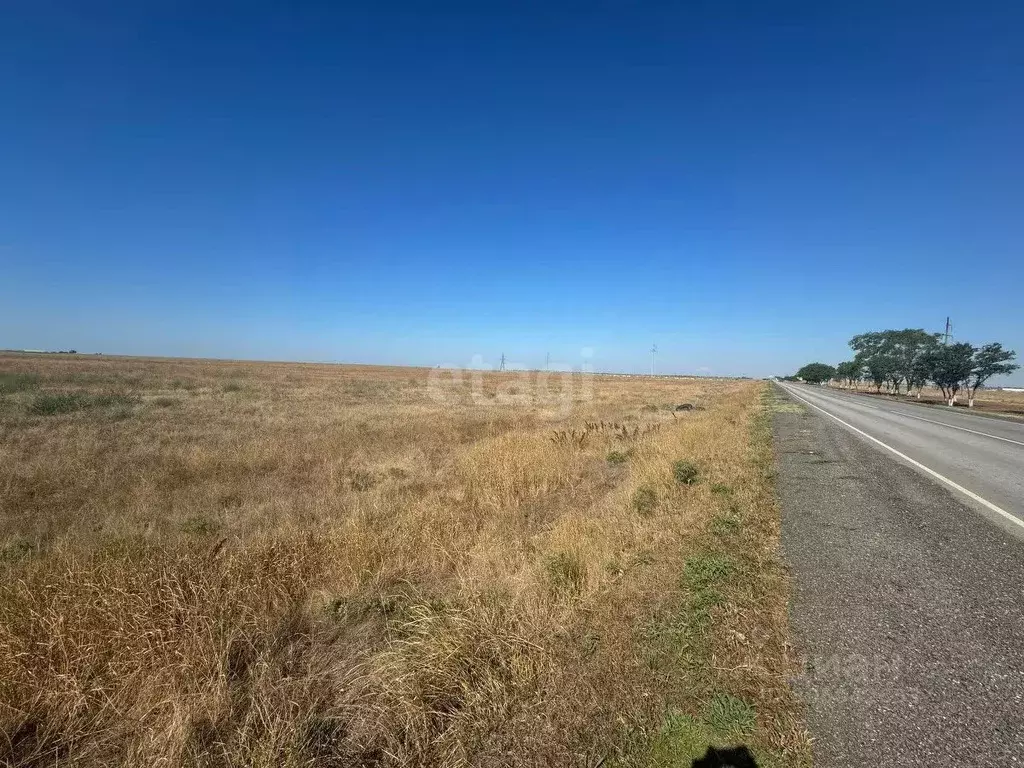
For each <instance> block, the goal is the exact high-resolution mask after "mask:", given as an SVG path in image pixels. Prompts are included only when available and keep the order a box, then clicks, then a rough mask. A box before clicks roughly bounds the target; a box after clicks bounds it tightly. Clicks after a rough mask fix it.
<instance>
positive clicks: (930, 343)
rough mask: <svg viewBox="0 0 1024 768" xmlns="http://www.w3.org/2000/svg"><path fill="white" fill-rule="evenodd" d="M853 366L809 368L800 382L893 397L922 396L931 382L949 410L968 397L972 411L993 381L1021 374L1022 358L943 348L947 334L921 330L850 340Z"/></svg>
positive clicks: (966, 347)
mask: <svg viewBox="0 0 1024 768" xmlns="http://www.w3.org/2000/svg"><path fill="white" fill-rule="evenodd" d="M850 348H851V349H853V351H854V353H855V354H854V357H853V360H849V361H847V362H843V363H840V364H839V365H837V366H836V367H835V368H833V367H832V366H830V365H826V364H824V363H810V364H808V365H805V366H804V367H803V368H801V369H800V370H799V371H797V376H798V377H800V378H802V379H804V381H810V382H813V383H821V382H826V381H832V380H837V381H839V383H840V386H844V387H848V388H851V389H853V388H857V389H859V388H860V385H861V382H869V383H870V384H873V385H874V386H875V391H877V392H881V391H882V388H883V387H884V388H885V390H886V391H887V392H888V393H889V394H892V395H898V394H900V393H901V388H902V387H903V386H904V385H905V386H906V394H907V395H911V394H913V393H914V392H915V390H916V392H917V397H918V398H920V397H921V389H922V388H923V387H924V386H925V385H926V384H928V383H929V382H931V383H933V384H934V385H935V386H936V387H938V388H939V389H940V390H941V391H942V396H943V398H944V399H945V401H946V404H947V405H950V406H952V405H955V404H956V399H957V396H958V395H959V393H960V392H966V394H967V405H968V406H970V407H972V408H973V407H974V396H975V394H976V393H977V391H978V390H979V389H981V388H982V387H983V386H985V382H986V381H988V380H989V379H990V378H992V377H993V376H997V375H1005V374H1008V373H1013V372H1014V371H1016V370H1017V369H1018V368H1020V366H1019V365H1016V364H1015V363H1013V362H1012V361H1013V360H1014V359H1015V358H1016V357H1017V354H1016V353H1015V352H1014V351H1013V350H1011V349H1003V345H1002V344H999V343H998V342H994V343H992V344H984V345H982V346H980V347H975V346H974V345H973V344H968V343H967V342H958V343H955V344H944V343H943V342H942V334H938V333H928V332H927V331H925V330H923V329H921V328H905V329H904V330H902V331H872V332H870V333H862V334H859V335H857V336H854V337H853V338H852V339H850Z"/></svg>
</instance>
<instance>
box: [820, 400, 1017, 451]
mask: <svg viewBox="0 0 1024 768" xmlns="http://www.w3.org/2000/svg"><path fill="white" fill-rule="evenodd" d="M821 396H822V397H823V398H825V399H826V400H827V399H828V395H821ZM857 405H860V406H863V407H864V408H871V409H872V410H875V411H881V412H882V413H894V414H896V415H897V416H906V417H907V418H908V419H917V420H918V421H927V422H928V423H929V424H938V425H939V426H940V427H949V428H950V429H959V430H960V431H961V432H970V433H971V434H972V435H981V436H982V437H991V438H992V439H993V440H1002V441H1003V442H1004V443H1013V444H1014V445H1024V443H1022V442H1021V441H1020V440H1011V439H1010V438H1008V437H1000V436H999V435H990V434H989V433H988V432H979V431H978V430H976V429H968V428H967V427H958V426H956V425H955V424H947V423H946V422H944V421H935V420H934V419H925V418H922V417H921V416H914V415H913V414H912V413H904V412H903V411H890V410H887V409H885V408H879V407H878V406H877V405H868V404H867V403H861V402H859V401H858V402H857ZM897 405H898V403H897Z"/></svg>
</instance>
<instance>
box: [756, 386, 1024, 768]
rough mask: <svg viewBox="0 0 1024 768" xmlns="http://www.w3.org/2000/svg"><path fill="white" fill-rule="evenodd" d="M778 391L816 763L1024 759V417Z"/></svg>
mask: <svg viewBox="0 0 1024 768" xmlns="http://www.w3.org/2000/svg"><path fill="white" fill-rule="evenodd" d="M776 394H777V395H778V398H779V400H780V401H781V402H780V403H779V404H777V405H776V411H777V413H776V414H775V419H774V428H775V442H776V452H777V469H778V481H777V485H778V491H779V495H780V500H781V502H782V510H783V524H782V542H783V550H784V555H785V558H786V560H787V562H788V564H789V566H790V569H791V573H792V579H793V599H792V603H791V607H790V621H791V625H792V627H793V634H794V643H795V646H796V648H797V651H798V653H799V654H800V656H801V658H802V659H803V660H804V672H803V674H801V675H800V676H799V677H798V679H797V680H796V681H795V685H796V687H797V690H798V692H799V693H800V694H801V696H802V697H803V699H804V701H805V703H806V706H807V719H808V726H809V729H810V731H811V734H812V736H813V737H814V738H815V744H814V750H815V765H816V766H823V767H824V768H832V767H833V766H836V767H839V768H846V767H848V766H849V767H850V768H852V767H853V766H858V767H859V766H868V765H871V766H901V767H902V766H933V765H934V766H938V765H943V766H944V765H957V766H961V765H962V766H1024V527H1022V525H1021V524H1019V523H1018V522H1015V521H1019V520H1024V485H1022V480H1021V476H1022V475H1024V434H1022V433H1024V426H1022V425H1017V424H1014V423H1010V422H1003V421H1000V420H994V419H986V418H981V417H972V416H970V415H963V414H961V413H947V412H945V411H942V410H941V409H932V408H920V407H918V406H913V405H906V404H899V403H890V402H888V401H884V400H881V399H880V398H865V397H860V396H856V395H846V394H841V393H836V392H831V391H824V390H822V389H821V388H817V387H810V386H806V385H782V386H781V389H776ZM819 409H821V410H819ZM837 419H838V420H837ZM840 420H841V421H840ZM880 442H881V443H884V444H885V445H884V446H883V445H881V444H880ZM894 451H896V452H898V453H899V454H900V455H897V453H894ZM993 507H994V508H995V509H996V510H998V512H996V511H994V510H993Z"/></svg>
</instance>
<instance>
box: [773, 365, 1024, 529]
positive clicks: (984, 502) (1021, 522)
mask: <svg viewBox="0 0 1024 768" xmlns="http://www.w3.org/2000/svg"><path fill="white" fill-rule="evenodd" d="M780 386H781V385H780ZM782 390H783V391H784V392H788V393H789V394H790V395H792V396H793V397H795V398H796V399H797V400H803V402H805V403H806V404H807V405H809V406H811V408H816V409H817V410H819V411H821V412H822V413H824V414H825V415H826V416H829V417H830V418H833V419H835V420H836V421H838V422H839V423H840V424H842V425H843V426H844V427H846V428H847V429H852V430H853V431H854V432H856V433H857V434H858V435H861V436H862V437H866V438H867V439H868V440H870V441H871V442H873V443H878V445H880V446H882V447H883V448H885V450H887V451H890V452H891V453H894V454H895V455H897V456H899V457H900V458H901V459H903V460H904V461H906V462H909V463H910V464H913V465H914V466H915V467H917V468H918V469H920V470H921V471H923V472H927V473H928V474H929V475H931V476H932V477H934V478H935V479H936V480H939V481H941V482H943V483H945V484H946V485H948V486H949V487H950V488H953V489H954V490H957V491H959V492H960V493H962V494H963V495H964V496H966V497H967V498H969V499H972V500H973V501H976V502H978V503H979V504H981V505H982V506H983V507H985V508H986V509H990V510H992V511H993V512H995V513H996V514H998V515H1002V516H1003V517H1005V518H1006V519H1007V520H1009V521H1010V522H1011V523H1015V524H1016V525H1019V526H1020V527H1021V528H1024V520H1021V519H1020V518H1019V517H1017V516H1016V515H1012V514H1010V513H1009V512H1007V511H1006V510H1005V509H1003V508H1002V507H997V506H996V505H995V504H993V503H992V502H991V501H989V500H988V499H983V498H982V497H981V496H979V495H978V494H976V493H975V492H974V491H969V490H967V489H966V488H964V487H963V486H962V485H960V484H959V483H956V482H954V481H952V480H950V479H949V478H948V477H946V476H945V475H940V474H939V473H938V472H936V471H935V470H934V469H931V468H930V467H926V466H925V465H924V464H922V463H921V462H919V461H915V460H914V459H912V458H910V457H909V456H907V454H905V453H900V452H899V451H897V450H896V449H895V448H893V447H892V446H891V445H887V444H885V443H883V442H882V441H881V440H879V439H878V438H877V437H872V436H871V435H869V434H868V433H867V432H865V431H864V430H862V429H857V427H855V426H853V424H848V423H847V422H845V421H843V420H842V419H840V418H839V417H838V416H835V415H833V414H831V413H829V412H828V411H826V410H825V409H824V408H821V407H819V406H817V405H815V404H814V403H812V402H811V401H810V400H806V399H804V398H803V397H801V396H800V395H798V394H797V393H796V392H793V391H792V390H790V389H789V388H788V387H782Z"/></svg>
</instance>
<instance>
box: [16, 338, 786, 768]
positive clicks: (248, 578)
mask: <svg viewBox="0 0 1024 768" xmlns="http://www.w3.org/2000/svg"><path fill="white" fill-rule="evenodd" d="M0 379H2V381H4V382H6V383H5V389H4V390H3V394H2V398H3V404H2V407H0V458H2V459H3V460H2V461H0V734H2V736H0V761H3V762H5V763H9V764H12V765H19V766H30V765H33V766H34V765H40V766H41V765H57V764H60V765H78V766H100V765H110V764H123V765H140V766H141V765H146V766H149V765H183V766H184V765H210V766H214V765H217V766H221V765H265V766H271V765H274V766H277V765H290V766H313V765H338V766H342V765H345V766H349V765H375V766H388V765H394V766H399V765H402V766H408V765H423V766H428V765H429V766H446V765H447V766H462V765H499V764H500V765H569V764H580V765H592V764H594V763H596V762H597V761H598V760H601V759H604V760H605V761H608V760H615V759H620V758H621V759H627V757H628V754H629V750H630V749H632V748H633V747H631V746H630V745H631V744H634V742H635V741H636V738H637V734H639V733H644V732H646V729H649V728H650V727H652V724H653V726H654V727H656V725H657V723H658V722H659V721H660V718H661V717H662V714H663V713H664V711H665V708H666V707H668V706H680V707H686V706H690V705H691V704H692V706H693V707H698V706H700V705H701V704H700V702H699V701H697V699H696V698H694V696H695V694H693V693H692V692H693V691H703V690H704V688H703V687H702V686H704V685H705V683H706V674H707V673H708V670H707V669H705V668H703V667H702V666H701V665H702V664H704V666H707V665H706V664H705V662H702V661H701V660H700V657H697V656H694V657H693V658H691V659H690V661H688V662H686V663H685V664H681V663H679V659H681V658H682V657H679V656H678V653H682V651H679V652H678V653H677V655H676V657H674V658H675V661H673V662H672V664H671V665H670V666H669V667H665V666H664V665H663V664H662V661H663V657H664V654H663V653H662V651H661V650H659V649H662V647H663V643H662V639H663V638H661V639H659V638H660V635H659V632H660V630H659V631H658V632H653V633H652V629H651V628H652V627H659V626H661V625H660V624H658V622H659V621H660V619H659V617H662V616H664V614H665V611H666V610H667V608H666V606H668V605H670V604H674V603H673V601H676V599H677V597H678V595H679V594H680V589H681V587H680V583H681V582H680V578H681V574H683V573H684V572H685V568H686V563H687V562H688V558H690V557H692V556H693V555H694V553H695V552H698V551H699V550H700V548H701V547H702V546H704V544H703V543H702V542H703V541H704V538H705V537H706V531H707V530H708V526H709V525H712V524H713V522H714V521H715V520H717V519H718V518H719V517H721V515H722V513H723V505H729V509H732V510H733V511H732V512H729V514H735V519H736V520H741V519H746V520H751V521H753V520H756V519H761V518H759V517H757V514H767V515H769V517H770V515H771V514H772V513H773V508H772V507H771V501H770V487H767V486H766V484H765V479H764V475H763V471H762V469H761V468H760V465H759V464H758V456H757V452H756V450H755V448H754V447H753V446H752V443H751V426H752V423H753V419H754V417H755V415H756V413H757V412H758V405H757V393H758V392H759V386H758V385H756V384H754V383H751V382H727V381H714V380H696V379H689V380H681V379H676V380H673V379H654V380H651V379H613V378H599V379H597V380H596V381H595V382H594V383H593V385H592V390H591V392H592V397H580V398H579V402H575V403H574V405H573V408H572V410H571V412H570V413H569V414H568V415H567V416H566V418H565V419H564V420H562V421H560V422H557V423H552V422H551V421H549V419H550V413H549V412H548V411H546V410H545V404H544V403H542V402H540V401H537V402H536V403H534V404H533V405H531V404H530V402H531V401H530V398H529V393H528V392H525V391H523V387H524V379H523V377H522V375H521V374H507V375H506V374H488V375H485V376H483V377H482V384H483V392H482V393H477V396H475V397H471V396H470V392H469V390H468V386H469V385H470V382H464V383H463V384H462V385H458V384H457V383H456V384H452V385H450V386H449V391H448V392H447V393H446V402H444V403H439V402H436V401H435V400H434V399H433V397H432V395H431V391H430V390H429V388H428V387H427V382H428V381H429V376H428V372H427V371H418V370H415V369H401V368H391V369H383V368H362V367H356V366H314V365H297V364H296V365H291V364H270V363H267V364H253V363H230V362H208V361H189V360H135V359H113V358H93V359H83V358H76V357H63V356H62V357H60V358H56V357H29V356H7V357H0ZM458 386H462V387H463V391H460V390H458ZM452 387H454V388H455V389H452ZM512 388H516V389H517V395H516V397H515V398H509V397H507V396H506V394H507V393H508V392H509V391H511V389H512ZM576 391H577V392H586V391H587V390H584V389H583V388H580V387H578V388H577V389H576ZM65 393H77V394H76V395H75V397H74V398H72V399H73V401H74V402H75V404H76V407H75V408H73V409H65V410H61V409H57V410H52V409H50V410H47V409H41V408H40V407H37V406H38V403H39V402H64V400H62V399H61V398H62V397H63V395H64V394H65ZM110 393H115V394H116V395H117V396H116V397H114V396H108V394H110ZM40 397H47V398H50V399H48V400H45V401H44V400H39V398H40ZM683 401H686V402H695V403H698V404H699V405H701V406H703V410H693V411H688V412H685V413H678V414H677V413H676V412H675V411H674V410H672V406H673V405H674V404H675V403H677V402H683ZM69 402H70V401H69ZM79 406H80V407H79ZM613 454H614V455H616V456H617V457H619V458H618V459H617V460H616V461H615V462H611V461H609V460H608V458H607V457H609V456H610V455H613ZM680 462H682V463H680ZM683 463H685V464H686V465H687V466H691V465H692V467H693V468H694V471H695V472H697V473H698V474H697V475H695V476H692V477H691V475H690V474H687V477H688V478H690V480H689V481H687V482H681V481H680V480H679V479H678V478H679V471H680V470H679V467H680V466H683ZM674 466H675V467H676V470H677V471H676V472H675V474H674V473H673V467H674ZM688 472H689V470H688ZM712 486H714V487H719V488H721V487H727V488H728V489H729V494H728V497H727V498H726V497H724V496H723V495H722V494H721V493H718V492H715V491H713V490H712ZM766 488H767V490H766ZM641 492H642V494H643V495H645V496H646V497H647V498H649V500H650V501H649V504H647V506H645V507H644V509H643V510H642V511H641V510H638V508H637V507H636V504H635V503H634V499H635V498H636V497H637V494H638V493H641ZM766 494H767V495H766ZM733 508H735V509H733ZM758 510H760V512H758ZM765 510H767V512H766V511H765ZM727 511H728V510H727ZM730 519H731V518H730ZM737 525H739V523H737ZM751 530H755V529H754V528H752V529H751ZM757 530H760V529H757ZM764 531H765V533H764V535H763V536H760V535H759V536H760V538H758V536H755V537H754V538H753V539H751V542H752V543H751V544H749V545H748V548H751V549H755V550H758V551H761V550H763V552H764V554H763V557H766V558H770V557H771V553H772V551H773V550H772V547H773V543H772V536H773V535H774V534H773V533H772V530H771V528H770V526H768V527H766V528H764ZM755 544H756V545H755ZM758 548H760V549H758ZM759 556H761V555H759ZM783 588H784V585H783V587H779V588H776V587H775V586H773V587H772V589H774V590H775V591H774V592H770V594H769V597H771V596H772V595H774V597H771V599H775V600H776V603H772V605H776V604H777V599H778V598H779V595H782V597H781V599H783V600H784V589H783ZM737 599H738V598H737ZM769 602H770V600H769ZM736 605H742V603H741V602H737V603H736ZM714 610H715V611H717V610H719V609H718V608H715V609H714ZM744 610H747V609H746V608H744ZM716 615H717V614H716ZM722 615H723V616H725V614H722ZM752 615H753V614H752ZM766 615H767V614H766ZM772 616H773V617H775V618H773V619H772V621H764V622H762V623H764V625H765V626H764V632H765V633H767V635H766V636H769V637H770V638H774V639H773V640H772V642H771V643H766V644H765V645H764V646H763V647H764V648H765V649H767V650H766V652H770V653H771V654H775V655H776V656H780V654H782V653H783V652H782V651H780V650H779V649H780V648H782V647H783V646H782V641H783V640H784V632H785V627H784V624H782V625H779V624H778V622H777V617H778V613H777V612H776V613H773V614H772ZM758 621H761V620H760V619H758ZM780 636H782V637H781V638H780ZM716 652H718V651H716ZM756 656H757V654H756V653H755V654H754V659H755V661H756V660H757V659H756ZM688 658H689V657H688ZM780 658H781V657H780ZM780 658H774V659H770V660H768V661H767V662H766V663H764V664H762V666H764V667H765V668H768V669H771V670H773V671H772V672H770V674H769V677H770V679H769V680H768V683H771V684H770V685H769V684H768V683H764V684H763V685H761V687H762V688H763V689H764V690H765V691H769V692H775V691H777V690H778V689H777V686H776V684H777V683H778V681H779V680H782V681H783V684H784V675H785V673H786V671H785V664H784V661H785V660H784V659H781V660H780ZM762 661H764V660H762ZM695 670H696V671H695ZM692 675H696V676H695V677H694V676H692ZM773 681H774V682H773ZM698 683H700V684H699V685H698ZM725 683H728V684H729V685H730V686H732V688H730V690H733V689H735V691H736V692H737V695H740V694H742V695H745V696H748V697H755V698H756V697H757V695H758V693H757V691H756V690H748V689H749V688H751V687H752V686H751V685H750V684H749V680H739V681H731V682H730V681H728V680H726V681H725ZM773 686H776V687H773ZM754 687H756V686H754ZM688 691H691V693H688ZM702 695H703V694H702ZM771 695H775V693H772V694H771ZM783 698H784V697H783ZM691 700H692V701H691ZM687 702H690V704H688V703H687ZM771 706H774V707H776V709H778V710H779V711H780V712H781V711H783V710H784V709H785V707H786V706H788V704H785V702H783V704H778V703H775V704H772V705H771ZM764 711H765V712H766V713H767V712H770V711H771V710H770V707H768V708H765V709H764ZM775 722H777V721H776V720H772V719H771V718H769V719H767V720H766V721H765V725H764V727H763V732H764V734H769V733H774V732H773V731H771V728H772V727H773V726H772V723H775ZM787 722H788V721H787ZM772 738H775V741H774V742H773V741H771V739H770V738H768V736H767V735H766V736H765V740H766V741H765V743H766V744H768V745H769V746H771V747H772V748H776V747H778V748H780V749H781V748H783V747H785V740H784V739H782V737H778V738H776V737H774V736H773V737H772ZM794 738H796V737H794ZM780 739H781V740H780ZM780 745H781V746H780ZM616 756H618V757H616Z"/></svg>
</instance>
